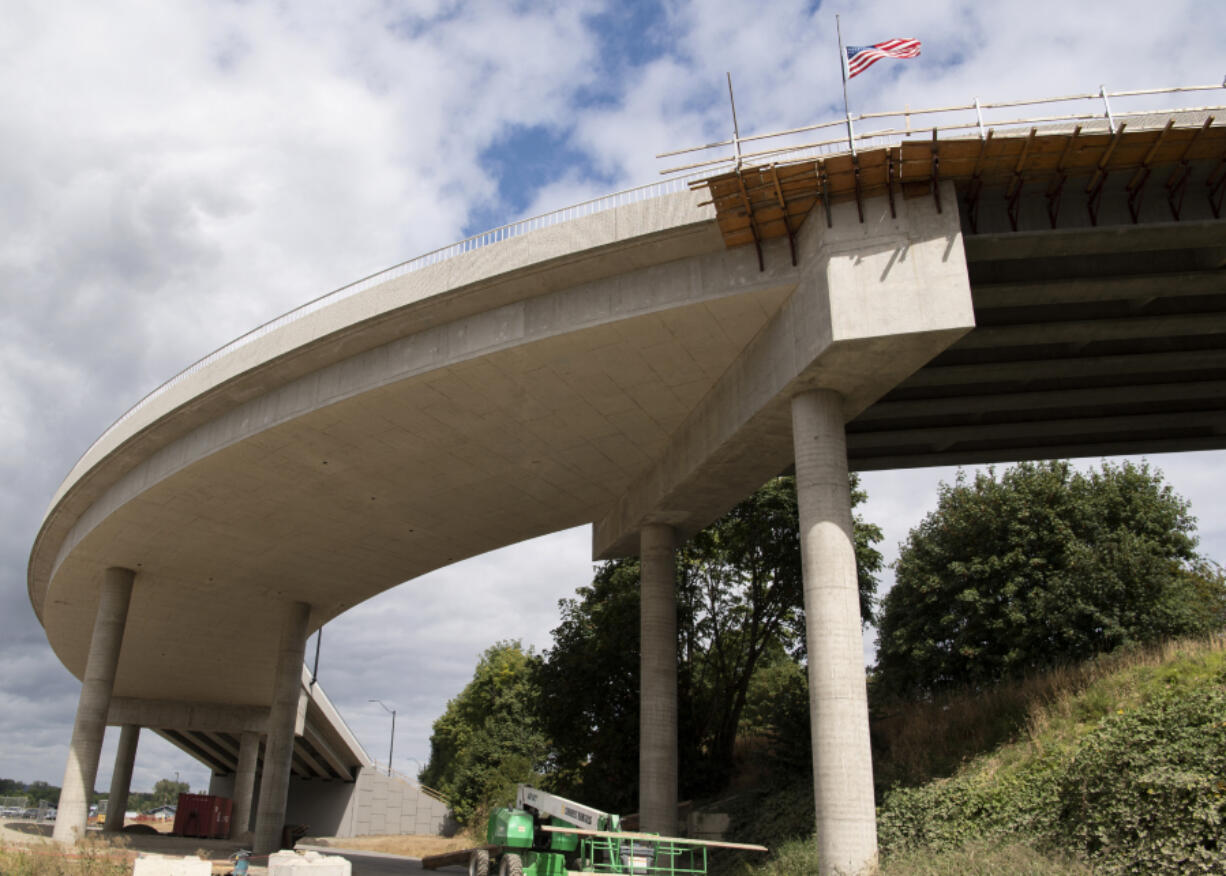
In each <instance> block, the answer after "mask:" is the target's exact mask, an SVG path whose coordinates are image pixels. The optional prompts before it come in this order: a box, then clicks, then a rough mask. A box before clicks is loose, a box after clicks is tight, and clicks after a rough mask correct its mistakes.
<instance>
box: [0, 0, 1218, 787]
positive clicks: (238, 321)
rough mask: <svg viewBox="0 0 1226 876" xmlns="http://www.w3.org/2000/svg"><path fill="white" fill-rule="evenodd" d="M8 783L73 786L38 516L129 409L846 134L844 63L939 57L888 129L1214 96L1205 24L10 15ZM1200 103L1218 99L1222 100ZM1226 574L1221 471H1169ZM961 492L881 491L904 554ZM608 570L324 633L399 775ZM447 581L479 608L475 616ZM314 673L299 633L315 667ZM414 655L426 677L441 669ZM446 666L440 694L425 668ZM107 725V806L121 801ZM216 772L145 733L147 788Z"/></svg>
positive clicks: (3, 384)
mask: <svg viewBox="0 0 1226 876" xmlns="http://www.w3.org/2000/svg"><path fill="white" fill-rule="evenodd" d="M0 10H2V14H0V296H3V305H4V318H3V320H2V321H0V419H2V422H3V428H2V429H0V667H2V668H3V669H2V671H0V776H4V777H11V778H18V779H23V780H36V779H43V780H46V781H50V782H52V783H53V784H59V783H60V780H61V777H62V775H63V769H64V760H65V756H66V751H67V744H68V739H69V736H70V732H71V725H72V719H73V713H74V710H75V708H76V700H77V694H78V692H79V689H80V686H79V683H78V682H77V681H76V679H74V678H73V677H72V676H71V675H69V673H68V672H67V671H66V670H64V669H63V668H62V667H61V666H60V664H59V662H58V660H57V659H56V658H55V657H54V655H53V654H52V652H51V650H50V648H49V647H48V646H47V644H46V641H45V638H44V636H43V633H42V630H41V628H40V626H39V624H38V622H37V620H36V618H35V616H34V614H33V611H32V610H31V608H30V605H29V600H28V598H27V595H26V586H25V582H26V562H27V559H28V556H29V549H30V546H31V544H32V542H33V539H34V536H35V533H36V531H37V529H38V526H39V524H40V522H41V519H42V514H43V512H44V509H45V508H46V505H47V502H48V501H49V499H50V497H51V495H52V494H53V492H54V490H55V488H56V486H57V485H58V484H59V482H60V480H61V479H62V478H63V477H64V475H65V474H66V473H67V472H68V470H69V469H70V467H71V466H72V464H73V462H74V461H75V460H76V459H77V457H78V456H79V455H80V454H81V453H82V452H83V451H84V450H85V449H86V448H87V447H88V446H89V444H90V443H91V442H92V441H93V440H94V439H95V438H96V437H97V436H98V435H100V434H101V433H102V432H103V430H104V429H105V428H106V427H107V426H108V425H109V424H110V423H111V422H112V421H113V420H114V419H115V418H116V417H117V416H119V415H120V414H121V413H122V412H123V411H124V410H125V409H127V408H128V407H129V406H130V405H132V404H133V403H135V402H136V401H137V400H139V399H140V398H141V397H142V396H143V395H144V394H145V393H146V392H148V391H149V390H151V389H153V388H154V387H156V386H157V385H159V384H160V383H161V382H163V381H164V380H166V379H168V378H169V377H171V376H172V375H174V374H175V373H176V372H177V371H179V370H180V369H182V368H183V367H185V366H187V365H189V364H190V363H192V362H193V361H195V360H196V359H198V358H200V357H201V356H203V355H205V354H206V353H208V352H209V351H211V350H213V349H214V348H216V347H218V346H220V345H222V344H224V343H226V342H227V341H229V340H231V339H232V338H234V337H236V336H238V335H240V334H242V333H243V332H245V331H247V330H248V329H251V328H253V327H255V326H256V325H258V324H260V323H262V322H264V321H266V320H268V319H271V318H273V317H275V316H277V315H279V314H281V313H283V312H285V311H287V310H289V309H291V308H293V307H295V306H296V305H298V304H301V303H303V302H304V301H307V300H309V299H311V298H314V297H316V296H318V295H320V294H322V293H325V292H327V291H329V290H330V289H333V288H336V287H338V286H341V285H343V284H345V283H347V282H350V281H352V280H355V279H357V278H359V277H362V276H365V275H367V274H369V273H372V272H374V271H376V270H379V269H381V268H384V267H387V266H389V265H391V264H394V263H396V262H399V261H402V260H404V259H406V258H410V257H412V256H415V255H418V254H421V253H424V252H427V251H429V250H431V249H434V248H436V247H440V246H443V245H446V244H448V243H451V242H454V241H456V240H460V239H462V238H463V237H465V236H467V235H470V234H473V233H476V232H479V231H482V230H485V229H488V228H490V227H493V226H497V225H499V224H502V223H505V222H509V221H512V220H514V219H517V218H522V217H525V216H529V215H533V214H536V213H540V212H542V211H545V210H549V209H553V208H556V207H560V206H564V205H566V204H569V203H573V202H576V201H580V200H583V199H585V198H588V197H592V196H596V195H600V194H604V193H607V192H611V191H614V190H617V189H619V188H624V187H628V186H631V185H636V184H639V183H644V182H650V181H652V180H653V179H655V178H657V172H658V171H659V170H660V169H661V167H662V166H663V164H662V162H660V161H658V160H656V159H655V158H654V156H655V154H656V153H657V152H660V151H662V150H665V149H669V148H677V147H680V146H686V145H692V144H695V143H701V142H707V141H709V140H712V139H722V138H724V137H726V136H727V135H728V134H729V129H730V121H729V113H728V108H727V100H726V92H725V79H724V74H725V71H731V73H732V76H733V79H734V82H735V85H736V89H737V109H738V113H739V116H740V121H741V127H742V133H755V132H762V131H766V130H772V129H779V128H787V127H794V126H798V125H804V124H810V123H813V122H817V121H826V120H829V119H832V118H835V117H836V116H837V113H838V112H839V103H840V97H841V92H840V80H839V73H838V67H837V65H838V53H837V47H836V44H835V32H834V22H835V18H834V16H835V14H836V13H841V15H842V23H843V34H844V37H845V39H846V40H847V42H849V43H852V44H855V43H866V42H876V41H879V40H883V39H886V38H889V37H893V36H914V37H917V38H919V39H921V40H922V41H923V55H922V57H921V58H920V59H919V60H916V61H910V62H882V63H880V64H878V65H876V66H875V67H873V68H872V69H871V70H870V71H869V72H867V73H865V74H864V75H863V76H861V77H859V78H857V79H856V80H855V81H854V82H853V83H852V98H851V99H852V103H853V110H858V111H865V112H868V111H873V110H884V109H897V108H899V107H902V106H904V105H910V106H912V107H922V106H935V105H940V104H943V103H946V102H955V103H964V102H967V101H969V100H970V99H971V98H972V97H974V96H979V97H980V98H981V99H983V100H985V101H986V100H1005V99H1011V98H1021V97H1034V96H1045V95H1061V94H1069V93H1077V92H1086V91H1091V90H1097V88H1098V86H1099V85H1100V84H1102V83H1105V84H1106V85H1107V87H1108V88H1109V89H1132V88H1153V87H1163V86H1172V85H1188V84H1212V83H1220V82H1222V77H1223V74H1224V73H1226V65H1224V64H1223V63H1222V60H1223V57H1224V56H1223V54H1222V52H1221V47H1220V41H1219V38H1220V34H1221V32H1222V29H1223V26H1226V7H1223V5H1222V3H1221V0H1202V2H1195V0H1168V2H1165V3H1162V4H1154V3H1152V2H1151V0H1113V2H1094V0H1083V2H1080V3H1068V2H1066V0H1029V2H1025V3H1023V2H996V3H972V2H953V0H949V2H923V0H902V2H890V0H861V2H858V3H855V4H851V3H849V2H843V3H834V4H822V5H820V6H818V5H817V4H815V3H807V2H800V0H795V2H792V0H779V2H772V0H761V2H754V3H742V2H736V0H725V2H723V3H716V2H684V0H678V2H670V3H662V4H656V3H646V2H634V0H618V2H611V0H609V2H606V0H568V2H557V3H555V2H515V0H503V2H485V0H473V2H466V0H461V2H448V0H404V2H401V0H351V2H348V3H343V4H342V3H324V2H316V0H297V2H293V3H287V2H273V0H268V2H265V0H211V2H206V0H198V2H197V0H175V2H165V0H148V2H140V0H130V2H129V0H100V2H92V3H83V2H68V0H29V2H28V0H2V2H0ZM1202 101H1203V102H1212V103H1223V102H1226V100H1224V97H1219V96H1218V95H1216V94H1213V95H1212V96H1211V97H1208V98H1202ZM1153 461H1154V462H1155V463H1156V464H1158V465H1160V466H1161V467H1162V468H1163V469H1164V470H1165V471H1166V473H1167V475H1168V478H1169V480H1170V481H1171V483H1173V484H1174V485H1175V487H1176V489H1177V490H1178V491H1179V492H1181V493H1182V494H1183V495H1184V496H1186V497H1188V498H1189V499H1190V500H1191V501H1192V503H1193V510H1194V511H1196V512H1197V513H1198V515H1199V517H1200V520H1201V534H1202V543H1203V547H1204V548H1205V550H1206V552H1207V553H1209V555H1210V556H1213V557H1216V558H1218V559H1226V526H1224V525H1223V523H1222V522H1221V521H1220V519H1219V518H1218V516H1217V514H1216V502H1215V500H1216V499H1217V498H1218V497H1219V496H1220V495H1221V494H1222V493H1223V491H1226V472H1224V469H1226V466H1224V463H1226V456H1224V455H1223V454H1214V453H1202V454H1187V455H1177V456H1162V457H1156V458H1155V459H1154V460H1153ZM950 477H952V471H951V470H924V471H913V472H907V473H901V474H900V473H893V474H873V475H870V476H867V477H866V478H865V483H866V485H867V487H868V490H869V494H870V503H869V505H868V506H867V508H866V509H865V514H866V516H868V517H869V518H871V519H873V520H875V521H876V522H878V523H880V524H881V525H883V526H884V527H885V530H886V533H887V538H886V544H885V548H886V550H887V553H888V554H890V555H891V556H892V555H893V554H894V553H895V552H896V550H895V549H896V545H897V543H898V542H899V541H900V540H901V539H903V538H904V537H905V536H906V533H907V531H908V529H909V528H910V527H912V526H914V525H915V524H917V523H918V522H919V520H920V519H921V518H922V516H923V515H924V514H925V513H926V512H927V511H929V510H931V508H932V507H933V504H934V500H935V490H936V485H937V483H938V481H939V480H940V479H942V478H944V479H949V478H950ZM590 575H591V564H590V554H589V534H588V531H587V530H586V529H577V530H572V531H569V532H564V533H560V534H557V535H554V536H549V537H546V538H542V539H538V540H535V541H533V542H530V543H527V544H523V545H519V546H516V547H513V548H509V549H507V550H504V551H501V552H498V553H496V554H491V555H487V556H484V557H479V558H476V559H473V560H470V561H467V562H465V563H461V564H459V565H457V566H454V567H452V568H449V569H445V570H442V571H440V572H437V573H435V574H434V575H433V576H431V578H432V579H433V580H432V581H430V582H427V583H428V584H429V586H420V585H421V584H422V582H420V581H419V582H417V583H416V584H415V585H411V586H408V587H401V588H398V589H397V590H394V591H391V592H389V593H386V594H384V595H383V596H381V597H379V598H377V599H374V600H372V601H371V602H369V603H367V604H365V605H363V606H359V607H358V608H355V609H353V610H352V611H351V612H349V614H348V615H346V616H343V617H342V618H340V619H338V620H337V621H334V622H333V623H332V624H330V625H329V626H328V627H327V628H326V629H325V631H324V634H323V647H322V658H321V663H320V667H321V668H320V678H321V681H322V683H323V685H324V687H325V689H326V690H327V691H328V692H329V694H330V695H331V697H332V698H333V700H334V701H335V702H336V703H337V704H338V706H339V707H340V709H341V712H342V713H343V714H344V716H345V717H346V719H347V720H348V722H349V724H350V726H351V727H352V728H353V730H354V731H355V733H356V734H357V736H358V738H359V739H360V740H361V741H362V742H363V744H364V745H365V746H366V747H367V749H368V751H369V752H370V753H371V754H372V755H373V756H374V757H376V758H378V759H380V760H385V759H386V757H387V745H388V738H389V730H390V718H389V716H388V715H387V714H386V713H385V712H384V711H383V710H382V709H381V708H380V706H379V705H378V704H374V703H370V702H368V700H370V699H371V698H380V699H383V700H384V701H385V702H387V703H388V704H389V705H390V706H392V707H394V708H396V709H397V710H398V713H399V714H398V718H397V725H396V727H397V733H396V757H395V766H396V767H397V769H400V770H402V771H404V772H407V773H415V772H416V770H417V767H418V766H419V765H420V764H421V763H423V762H424V761H425V759H426V757H427V756H428V750H429V749H428V738H429V728H430V723H431V722H432V721H433V720H434V719H435V718H436V717H437V716H438V715H439V714H440V713H441V712H442V710H443V708H444V706H445V704H446V701H447V699H448V698H449V697H450V696H453V695H454V694H455V693H457V692H458V691H459V690H460V689H461V688H462V687H463V685H464V684H465V682H466V681H467V680H468V679H469V678H470V676H471V673H472V669H473V666H474V664H475V661H476V658H477V655H478V654H479V653H480V652H481V651H482V650H483V649H484V648H486V647H487V646H488V645H490V644H491V643H492V642H493V641H494V640H495V639H497V638H510V637H514V638H520V639H522V640H523V641H524V642H525V643H530V644H533V645H535V646H536V647H537V648H542V647H547V646H548V644H549V641H550V638H549V631H550V630H551V629H552V627H553V626H555V625H556V623H557V608H556V604H557V601H558V600H559V599H561V598H563V597H566V596H568V595H570V594H571V593H572V592H573V591H574V589H575V588H576V587H577V586H580V585H582V584H584V583H585V582H587V581H588V580H589V578H590ZM461 582H462V583H463V584H464V585H465V588H466V589H467V590H468V591H469V592H472V589H473V588H474V587H475V588H479V589H480V591H481V592H482V593H483V594H487V598H483V599H481V600H471V601H466V605H465V606H464V609H465V611H471V610H472V607H473V605H474V604H479V605H480V606H481V608H482V610H484V612H485V616H484V617H481V618H478V619H475V620H474V619H473V618H471V617H469V618H468V619H465V620H463V621H461V619H460V618H459V616H458V609H459V608H460V606H459V605H457V601H456V599H455V598H454V596H453V594H454V593H456V592H457V591H458V590H459V589H460V588H459V587H457V586H452V585H453V584H459V583H461ZM312 653H313V643H312V644H311V645H309V646H308V654H312ZM427 655H428V656H429V662H428V664H427V662H426V658H427ZM425 665H428V666H429V667H430V671H429V672H428V673H427V672H422V671H420V670H418V669H417V667H421V666H425ZM116 736H117V731H112V732H111V733H110V734H108V740H107V742H108V744H107V747H106V748H105V749H104V752H103V759H102V765H101V769H100V773H99V779H98V788H100V789H105V788H106V787H107V786H108V783H109V780H110V771H111V763H110V760H111V757H112V752H113V745H114V742H115V737H116ZM176 771H178V772H179V773H180V774H181V775H182V776H183V777H184V778H185V779H186V780H188V781H189V782H190V783H191V785H192V787H193V788H203V787H204V786H205V785H206V784H207V781H208V779H207V771H206V770H205V769H204V768H203V767H202V766H200V765H199V764H197V763H196V762H195V761H192V760H190V759H189V758H188V757H187V756H186V755H182V754H180V753H179V752H178V750H177V749H175V748H173V747H171V746H170V745H168V744H166V743H163V742H161V741H160V740H157V739H156V738H155V737H153V736H152V735H151V734H146V735H145V738H144V739H143V740H142V743H141V749H140V752H139V756H138V759H137V765H136V774H135V778H134V782H133V787H134V789H136V790H142V789H148V788H150V787H151V786H152V784H153V783H154V782H155V781H156V780H157V779H158V778H161V777H165V776H173V775H174V774H175V772H176Z"/></svg>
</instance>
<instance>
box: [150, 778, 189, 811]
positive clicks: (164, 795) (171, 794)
mask: <svg viewBox="0 0 1226 876" xmlns="http://www.w3.org/2000/svg"><path fill="white" fill-rule="evenodd" d="M190 791H191V788H190V787H189V786H188V784H187V782H176V781H174V780H173V779H158V780H157V782H156V783H155V784H154V786H153V794H152V795H151V803H150V806H149V808H150V809H156V808H157V807H158V806H177V805H178V803H179V795H180V794H187V793H190Z"/></svg>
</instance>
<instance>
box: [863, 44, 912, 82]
mask: <svg viewBox="0 0 1226 876" xmlns="http://www.w3.org/2000/svg"><path fill="white" fill-rule="evenodd" d="M919 53H920V41H919V40H913V39H892V40H886V41H885V42H884V43H877V44H875V45H871V46H848V47H847V78H848V79H851V78H852V77H854V76H857V75H859V74H860V73H863V72H864V71H865V70H867V69H868V68H869V67H871V66H873V65H874V64H876V63H877V62H878V61H880V60H881V59H882V58H899V59H906V58H918V57H919Z"/></svg>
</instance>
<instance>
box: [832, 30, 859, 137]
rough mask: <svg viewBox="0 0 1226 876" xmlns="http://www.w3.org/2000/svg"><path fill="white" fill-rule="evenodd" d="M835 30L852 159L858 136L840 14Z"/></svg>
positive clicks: (844, 112)
mask: <svg viewBox="0 0 1226 876" xmlns="http://www.w3.org/2000/svg"><path fill="white" fill-rule="evenodd" d="M834 29H835V31H836V32H837V33H838V35H839V73H841V74H842V75H843V114H844V115H845V116H846V117H847V145H848V146H850V147H851V154H852V157H855V154H856V135H855V133H854V132H853V131H852V129H851V108H850V107H849V106H848V103H847V50H846V49H844V48H843V28H842V25H841V24H840V23H839V16H838V13H835V16H834Z"/></svg>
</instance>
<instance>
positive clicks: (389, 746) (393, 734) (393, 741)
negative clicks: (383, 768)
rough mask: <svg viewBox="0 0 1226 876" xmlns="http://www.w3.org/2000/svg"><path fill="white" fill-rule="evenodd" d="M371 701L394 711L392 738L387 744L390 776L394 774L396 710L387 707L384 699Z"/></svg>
mask: <svg viewBox="0 0 1226 876" xmlns="http://www.w3.org/2000/svg"><path fill="white" fill-rule="evenodd" d="M369 702H372V703H378V704H379V705H381V706H383V711H385V712H391V713H392V740H391V742H389V743H388V745H387V774H388V776H391V774H392V751H394V750H395V748H396V710H395V709H389V708H388V707H387V703H385V702H383V700H369Z"/></svg>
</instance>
